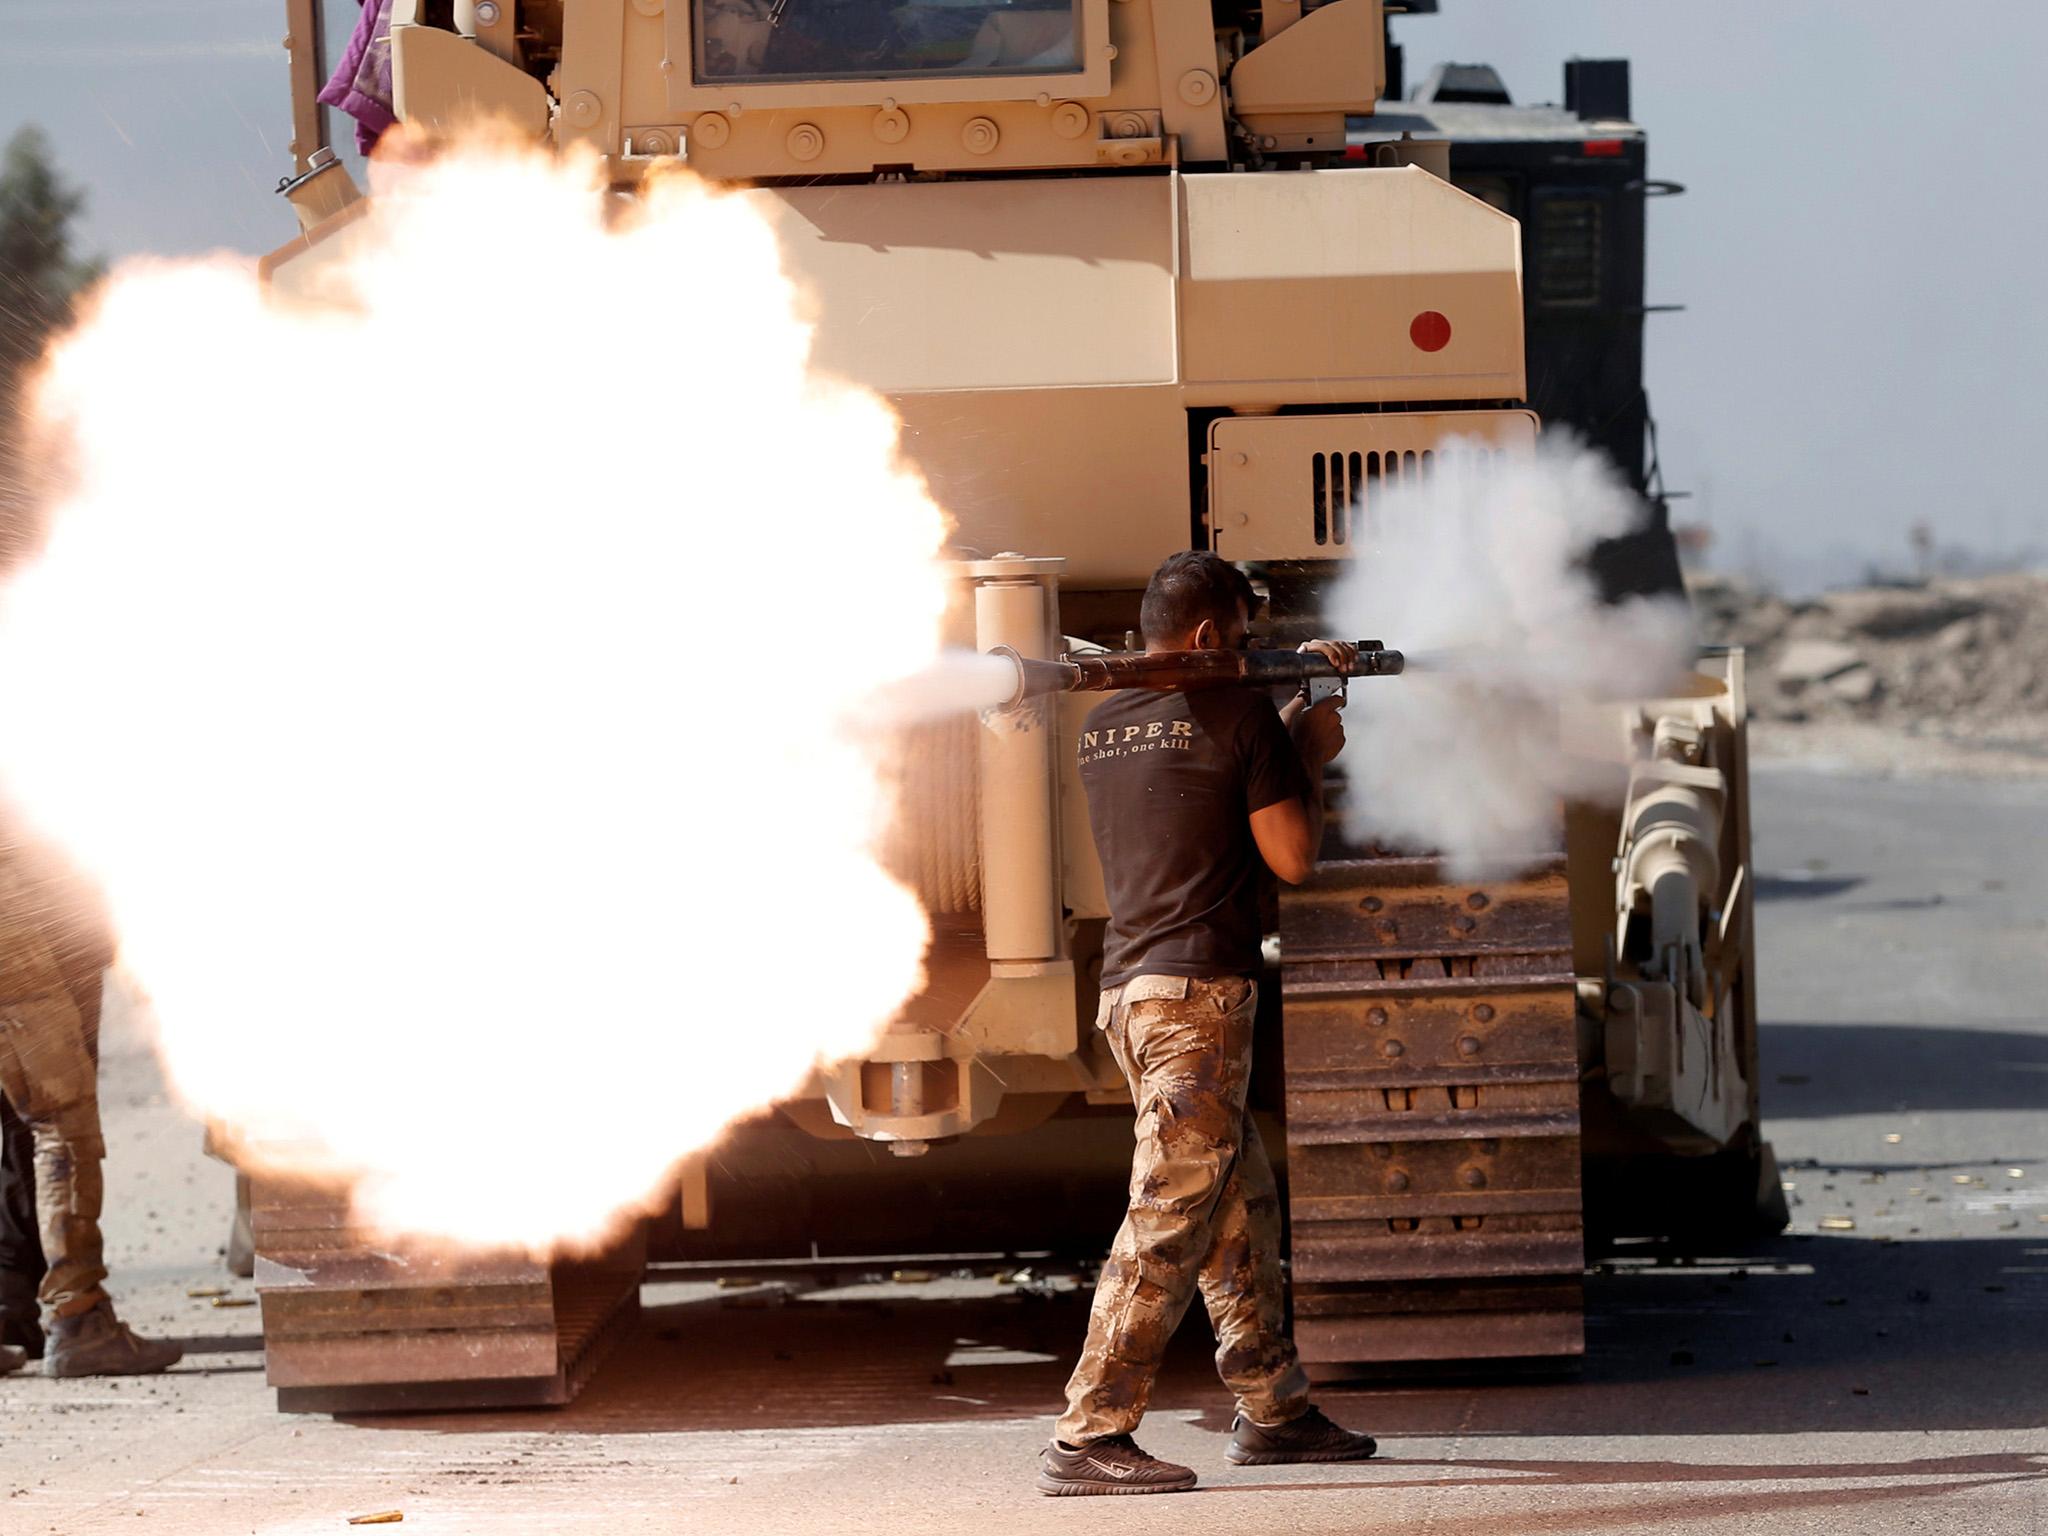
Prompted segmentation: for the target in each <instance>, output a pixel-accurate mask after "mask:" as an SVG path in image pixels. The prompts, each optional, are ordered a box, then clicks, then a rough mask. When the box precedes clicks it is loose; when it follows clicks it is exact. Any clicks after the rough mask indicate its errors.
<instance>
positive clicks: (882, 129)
mask: <svg viewBox="0 0 2048 1536" xmlns="http://www.w3.org/2000/svg"><path fill="white" fill-rule="evenodd" d="M875 137H876V138H877V139H879V140H880V141H881V142H882V143H884V144H901V143H902V142H903V141H904V140H905V139H907V138H909V137H910V114H909V113H908V112H904V111H902V110H900V109H898V108H896V107H893V106H890V107H884V108H883V109H882V110H881V111H879V112H877V113H876V114H875Z"/></svg>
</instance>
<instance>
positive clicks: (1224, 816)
mask: <svg viewBox="0 0 2048 1536" xmlns="http://www.w3.org/2000/svg"><path fill="white" fill-rule="evenodd" d="M1254 603H1255V598H1254V595H1253V592H1252V588H1251V584H1250V582H1248V581H1246V579H1245V577H1244V575H1243V573H1242V572H1240V571H1239V570H1238V569H1237V568H1236V567H1235V566H1232V565H1230V564H1228V563H1227V562H1225V561H1223V560H1221V559H1219V558H1218V557H1217V556H1215V555H1212V554H1207V553H1203V552H1200V551H1189V552H1186V553H1183V554H1178V555H1174V556H1172V557H1171V558H1169V559H1168V560H1167V561H1166V563H1165V564H1163V565H1161V566H1160V567H1159V569H1158V571H1156V572H1155V573H1154V574H1153V577H1152V581H1151V584H1150V585H1149V586H1148V587H1146V589H1145V598H1144V605H1143V608H1142V609H1141V612H1140V622H1141V624H1142V626H1143V630H1144V636H1145V647H1146V649H1147V650H1148V651H1169V650H1227V649H1236V648H1239V647H1241V646H1243V644H1244V643H1245V636H1246V631H1247V630H1248V628H1249V626H1250V621H1251V614H1252V609H1253V605H1254ZM1302 649H1304V650H1314V651H1317V652H1320V653H1321V654H1323V655H1324V656H1327V657H1328V658H1329V659H1330V660H1331V661H1333V662H1337V663H1338V664H1340V665H1349V664H1350V661H1351V659H1352V647H1350V646H1348V645H1346V644H1344V643H1343V642H1341V641H1333V640H1312V641H1310V642H1309V643H1308V644H1307V645H1305V646H1303V647H1302ZM1343 745H1344V727H1343V723H1342V721H1341V719H1340V718H1339V716H1338V714H1337V701H1336V700H1335V699H1325V700H1324V701H1323V702H1322V703H1320V704H1317V705H1315V706H1314V707H1313V708H1304V707H1303V703H1302V701H1301V700H1299V699H1296V700H1293V701H1291V702H1290V703H1289V704H1288V706H1287V707H1286V708H1285V709H1284V710H1276V709H1275V708H1274V707H1273V702H1272V700H1271V699H1270V698H1268V697H1267V696H1266V695H1265V694H1264V693H1263V692H1261V691H1260V690H1258V689H1254V688H1207V689H1193V690H1189V691H1186V692H1177V693H1152V692H1144V691H1138V690H1133V691H1131V692H1128V693H1119V694H1115V695H1112V696H1111V697H1110V698H1109V699H1108V700H1107V701H1105V702H1104V703H1102V704H1100V705H1098V706H1097V707H1096V709H1095V710H1094V711H1093V712H1092V713H1091V714H1090V715H1089V717H1088V721H1087V724H1086V725H1085V726H1084V727H1083V729H1082V733H1081V745H1080V754H1081V763H1080V766H1081V779H1082V783H1083V785H1084V786H1085V787H1086V789H1087V792H1088V818H1089V821H1090V823H1091V824H1092V826H1093V828H1094V832H1095V846H1096V849H1097V850H1098V852H1099V853H1100V854H1101V856H1102V870H1103V879H1104V883H1105V886H1106V888H1107V891H1108V896H1109V909H1110V920H1109V931H1108V936H1107V939H1106V941H1105V948H1104V953H1103V963H1102V998H1101V1004H1100V1007H1099V1009H1098V1011H1097V1013H1096V1018H1095V1023H1096V1027H1097V1028H1098V1029H1100V1030H1102V1031H1103V1034H1104V1037H1105V1038H1106V1040H1107V1041H1108V1044H1109V1048H1110V1050H1111V1052H1112V1053H1113V1054H1114V1055H1115V1057H1116V1061H1117V1065H1118V1066H1120V1067H1121V1068H1122V1069H1123V1072H1124V1076H1125V1078H1126V1079H1127V1080H1128V1081H1129V1083H1130V1088H1131V1102H1132V1103H1133V1104H1134V1105H1135V1106H1136V1108H1137V1149H1136V1153H1135V1155H1134V1157H1133V1158H1132V1162H1131V1193H1130V1210H1129V1213H1128V1214H1127V1215H1126V1216H1125V1217H1124V1224H1123V1227H1122V1229H1121V1230H1120V1231H1119V1232H1118V1233H1117V1235H1116V1241H1115V1243H1114V1245H1113V1246H1112V1247H1111V1249H1110V1254H1109V1260H1108V1262H1107V1263H1106V1264H1105V1265H1104V1266H1103V1270H1102V1277H1101V1279H1100V1281H1099V1282H1098V1283H1097V1285H1096V1288H1095V1304H1094V1309H1093V1311H1092V1313H1091V1314H1090V1316H1089V1321H1088V1340H1087V1344H1086V1346H1085V1347H1084V1348H1083V1350H1082V1352H1081V1363H1080V1364H1079V1365H1078V1366H1077V1367H1076V1368H1075V1370H1074V1376H1073V1379H1072V1380H1071V1381H1070V1382H1068V1384H1067V1411H1066V1413H1065V1414H1064V1415H1062V1416H1061V1418H1060V1420H1059V1423H1058V1425H1057V1426H1056V1427H1055V1430H1054V1436H1055V1438H1054V1440H1053V1442H1052V1444H1051V1445H1049V1446H1047V1447H1046V1449H1045V1451H1044V1453H1043V1455H1042V1456H1041V1457H1040V1470H1039V1475H1038V1486H1039V1488H1040V1490H1041V1491H1043V1492H1045V1493H1051V1494H1095V1493H1117V1494H1122V1493H1171V1492H1175V1491H1177V1490H1180V1489H1184V1488H1192V1487H1193V1486H1194V1485H1195V1474H1194V1473H1193V1472H1192V1471H1191V1470H1189V1469H1188V1468H1186V1467H1182V1466H1176V1465H1174V1464H1173V1463H1171V1462H1165V1461H1161V1460H1159V1459H1158V1458H1156V1457H1153V1456H1149V1455H1147V1454H1146V1453H1145V1452H1144V1451H1142V1450H1140V1449H1139V1447H1138V1445H1137V1442H1136V1441H1135V1440H1133V1439H1132V1438H1131V1437H1132V1433H1133V1431H1135V1430H1136V1429H1137V1427H1138V1421H1139V1420H1140V1419H1141V1418H1143V1417H1144V1414H1145V1408H1146V1405H1147V1403H1148V1401H1149V1400H1150V1398H1151V1395H1152V1384H1153V1380H1154V1378H1155V1377H1156V1376H1157V1375H1158V1371H1159V1364H1160V1361H1161V1359H1162V1358H1163V1356H1164V1355H1165V1353H1166V1344H1167V1340H1168V1339H1170V1338H1171V1337H1172V1335H1173V1331H1174V1329H1175V1327H1176V1326H1177V1325H1178V1324H1179V1323H1180V1320H1181V1315H1182V1313H1184V1312H1185V1311H1186V1310H1187V1306H1188V1302H1189V1300H1190V1299H1191V1298H1192V1296H1193V1294H1194V1292H1195V1290H1196V1288H1197V1287H1199V1288H1200V1290H1201V1292H1202V1300H1203V1301H1204V1303H1205V1304H1206V1305H1207V1306H1208V1309H1209V1321H1210V1323H1211V1324H1212V1325H1213V1327H1214V1328H1215V1330H1216V1339H1217V1349H1216V1369H1217V1370H1218V1372H1219V1373H1220V1374H1221V1375H1222V1377H1223V1381H1224V1385H1226V1386H1227V1387H1229V1388H1230V1390H1231V1391H1232V1392H1233V1393H1234V1394H1235V1395H1236V1397H1237V1419H1236V1422H1235V1423H1234V1424H1233V1425H1232V1431H1231V1438H1230V1444H1229V1446H1228V1447H1227V1448H1226V1450H1225V1452H1224V1454H1225V1456H1226V1457H1228V1459H1229V1460H1230V1461H1232V1462H1234V1463H1236V1464H1237V1465H1240V1466H1248V1465H1264V1464H1270V1463H1277V1462H1309V1461H1314V1462H1327V1461H1362V1460H1364V1459H1365V1458H1366V1457H1368V1456H1370V1455H1372V1453H1373V1450H1374V1444H1373V1440H1372V1437H1371V1436H1369V1435H1362V1434H1355V1433H1352V1432H1351V1431H1349V1430H1345V1429H1342V1428H1340V1427H1338V1426H1337V1425H1336V1424H1333V1423H1331V1422H1330V1420H1329V1419H1327V1418H1325V1417H1324V1416H1323V1415H1322V1413H1321V1412H1320V1411H1319V1410H1317V1409H1315V1408H1312V1407H1310V1406H1309V1401H1308V1377H1307V1375H1306V1374H1305V1373H1304V1372H1303V1370H1302V1368H1301V1362H1300V1360H1299V1358H1298V1357H1297V1356H1296V1354H1295V1350H1294V1341H1293V1340H1292V1339H1291V1338H1289V1337H1288V1334H1287V1324H1286V1305H1285V1298H1284V1297H1283V1295H1282V1294H1281V1281H1280V1200H1279V1193H1278V1190H1277V1189H1276V1187H1275V1185H1274V1182H1273V1169H1272V1165H1271V1164H1270V1163H1269V1162H1267V1160H1266V1151H1265V1148H1264V1147H1263V1146H1262V1145H1261V1144H1260V1141H1259V1133H1258V1129H1257V1127H1256V1126H1254V1125H1253V1123H1252V1117H1251V1113H1250V1111H1249V1110H1248V1109H1247V1108H1246V1106H1245V1091H1246V1087H1247V1085H1248V1083H1249V1081H1250V1077H1251V1057H1252V1018H1253V1015H1254V1013H1255V1012H1256V1011H1257V1002H1258V982H1257V976H1258V974H1259V942H1260V937H1261V928H1262V924H1261V922H1260V886H1261V883H1262V881H1263V878H1264V875H1265V872H1266V870H1268V869H1270V870H1271V871H1272V872H1273V873H1274V874H1275V875H1277V876H1279V877H1280V878H1281V879H1282V880H1285V881H1288V882H1289V883H1290V884H1298V883H1299V882H1300V881H1302V880H1304V879H1306V878H1307V877H1308V875H1309V873H1310V872H1311V871H1312V870H1313V869H1314V868H1315V861H1316V851H1317V849H1318V847H1319V846H1320V844H1321V841H1322V828H1323V788H1322V777H1323V768H1324V766H1325V765H1326V764H1327V763H1328V762H1329V761H1330V760H1331V759H1332V758H1334V757H1335V756H1336V755H1337V753H1338V752H1339V750H1341V749H1342V747H1343Z"/></svg>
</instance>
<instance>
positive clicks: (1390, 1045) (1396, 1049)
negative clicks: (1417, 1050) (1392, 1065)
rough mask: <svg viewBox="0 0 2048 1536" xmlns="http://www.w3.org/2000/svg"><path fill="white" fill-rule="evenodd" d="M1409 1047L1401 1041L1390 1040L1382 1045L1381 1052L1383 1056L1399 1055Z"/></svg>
mask: <svg viewBox="0 0 2048 1536" xmlns="http://www.w3.org/2000/svg"><path fill="white" fill-rule="evenodd" d="M1407 1049H1408V1047H1407V1046H1405V1045H1403V1044H1402V1043H1401V1042H1400V1041H1398V1040H1389V1041H1387V1042H1386V1043H1385V1044H1384V1045H1382V1046H1381V1047H1380V1054H1381V1055H1382V1056H1399V1055H1401V1054H1403V1053H1404V1052H1405V1051H1406V1050H1407Z"/></svg>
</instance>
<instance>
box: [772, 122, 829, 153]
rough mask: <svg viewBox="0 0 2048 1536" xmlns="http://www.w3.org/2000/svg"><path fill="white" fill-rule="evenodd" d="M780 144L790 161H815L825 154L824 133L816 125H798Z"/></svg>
mask: <svg viewBox="0 0 2048 1536" xmlns="http://www.w3.org/2000/svg"><path fill="white" fill-rule="evenodd" d="M782 143H783V147H784V148H786V149H787V150H788V151H789V157H790V158H791V159H792V160H815V159H817V158H818V156H820V155H822V154H823V153H825V131H824V130H823V129H822V128H820V127H819V126H818V125H817V124H816V123H798V124H797V125H796V126H795V127H794V128H792V129H790V130H789V137H788V138H786V139H784V140H783V141H782Z"/></svg>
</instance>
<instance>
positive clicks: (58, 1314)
mask: <svg viewBox="0 0 2048 1536" xmlns="http://www.w3.org/2000/svg"><path fill="white" fill-rule="evenodd" d="M34 1131H35V1143H36V1215H37V1219H38V1224H39V1226H40V1228H41V1232H42V1241H43V1257H44V1258H45V1259H46V1260H47V1261H48V1263H49V1266H50V1268H49V1273H47V1274H46V1275H44V1276H43V1284H42V1289H41V1292H40V1295H41V1300H42V1303H43V1307H44V1309H45V1311H46V1313H47V1315H48V1316H49V1317H50V1318H51V1319H52V1320H53V1321H54V1320H61V1319H63V1318H68V1317H76V1316H78V1315H80V1314H81V1313H85V1312H90V1311H91V1310H92V1309H93V1308H94V1307H97V1306H99V1305H100V1304H101V1303H102V1302H104V1301H105V1300H106V1299H107V1293H106V1291H105V1290H104V1289H103V1288H102V1286H103V1283H104V1282H105V1280H106V1278H107V1266H106V1259H105V1256H104V1254H103V1253H102V1251H101V1242H100V1207H101V1205H102V1203H103V1200H104V1197H105V1186H104V1184H103V1183H102V1179H101V1171H100V1164H101V1161H102V1160H103V1159H104V1158H105V1156H106V1145H105V1143H104V1141H103V1140H102V1139H101V1136H100V1116H99V1104H98V1101H97V1100H92V1101H88V1102H86V1103H84V1104H77V1105H73V1106H72V1107H70V1108H68V1109H64V1110H59V1111H58V1112H57V1113H56V1114H54V1115H52V1116H51V1117H50V1118H49V1119H47V1120H39V1121H37V1122H36V1123H35V1126H34Z"/></svg>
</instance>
